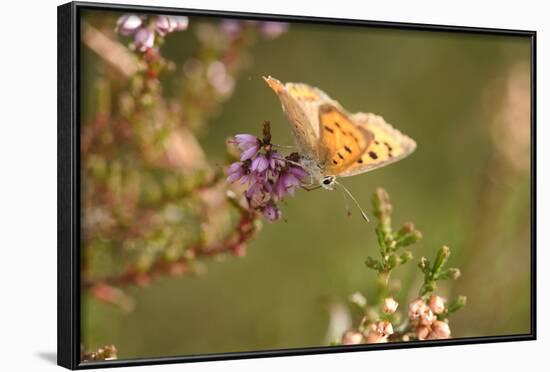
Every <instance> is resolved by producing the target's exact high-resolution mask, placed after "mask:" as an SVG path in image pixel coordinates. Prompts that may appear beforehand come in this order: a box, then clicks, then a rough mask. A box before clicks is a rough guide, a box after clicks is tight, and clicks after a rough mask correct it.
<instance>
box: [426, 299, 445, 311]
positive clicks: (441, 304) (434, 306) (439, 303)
mask: <svg viewBox="0 0 550 372" xmlns="http://www.w3.org/2000/svg"><path fill="white" fill-rule="evenodd" d="M428 306H429V307H430V309H431V310H432V311H433V313H434V314H441V313H442V312H443V311H444V310H445V300H444V299H443V297H440V296H436V295H432V297H430V300H429V302H428Z"/></svg>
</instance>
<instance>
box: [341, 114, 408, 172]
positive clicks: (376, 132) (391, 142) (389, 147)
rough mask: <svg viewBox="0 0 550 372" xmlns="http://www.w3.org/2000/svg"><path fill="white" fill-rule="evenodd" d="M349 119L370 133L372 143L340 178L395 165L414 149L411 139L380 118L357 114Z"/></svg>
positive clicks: (372, 115)
mask: <svg viewBox="0 0 550 372" xmlns="http://www.w3.org/2000/svg"><path fill="white" fill-rule="evenodd" d="M350 119H351V121H352V122H353V123H354V124H355V125H356V126H357V127H358V128H362V129H364V130H366V131H368V132H369V133H371V134H372V141H370V142H369V144H368V146H367V148H366V149H365V151H364V152H363V154H362V155H361V156H360V157H359V158H357V159H355V161H354V163H353V164H350V165H349V166H348V167H347V168H346V169H345V170H343V171H342V173H340V174H339V176H341V177H349V176H354V175H356V174H360V173H365V172H368V171H371V170H373V169H377V168H380V167H383V166H386V165H388V164H391V163H395V162H396V161H398V160H401V159H403V158H404V157H406V156H408V155H410V154H411V153H412V152H413V151H414V150H415V149H416V142H415V141H414V140H413V139H411V138H410V137H408V136H406V135H404V134H403V133H401V132H400V131H398V130H397V129H395V128H394V127H392V126H391V125H390V124H388V123H386V121H385V120H384V119H383V118H382V117H381V116H378V115H375V114H371V113H357V114H353V115H351V117H350Z"/></svg>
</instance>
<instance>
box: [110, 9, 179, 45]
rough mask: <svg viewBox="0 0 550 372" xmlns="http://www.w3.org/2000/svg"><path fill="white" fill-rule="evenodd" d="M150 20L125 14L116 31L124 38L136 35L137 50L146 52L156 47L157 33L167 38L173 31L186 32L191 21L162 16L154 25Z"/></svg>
mask: <svg viewBox="0 0 550 372" xmlns="http://www.w3.org/2000/svg"><path fill="white" fill-rule="evenodd" d="M148 19H149V17H145V16H144V17H141V16H137V15H135V14H125V15H123V16H121V17H119V19H118V20H117V25H116V31H117V32H119V33H120V34H121V35H124V36H131V35H134V43H135V45H136V49H137V50H138V51H140V52H145V51H147V50H148V49H150V48H152V47H153V46H154V44H155V33H158V35H159V36H165V35H166V34H168V33H170V32H173V31H181V30H185V29H187V27H188V25H189V19H188V18H187V17H184V16H168V15H160V16H158V17H157V18H156V20H155V22H154V23H150V22H149V21H148ZM153 26H154V27H153Z"/></svg>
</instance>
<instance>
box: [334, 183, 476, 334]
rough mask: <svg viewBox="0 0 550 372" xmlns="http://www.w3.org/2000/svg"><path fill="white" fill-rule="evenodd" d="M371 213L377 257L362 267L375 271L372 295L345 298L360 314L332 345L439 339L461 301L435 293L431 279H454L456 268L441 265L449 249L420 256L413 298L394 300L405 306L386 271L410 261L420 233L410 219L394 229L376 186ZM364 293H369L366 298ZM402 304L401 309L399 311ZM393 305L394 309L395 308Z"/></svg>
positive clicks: (463, 299)
mask: <svg viewBox="0 0 550 372" xmlns="http://www.w3.org/2000/svg"><path fill="white" fill-rule="evenodd" d="M372 204H373V214H374V216H375V218H376V220H377V226H376V228H375V232H376V237H377V242H378V251H379V258H374V257H371V256H369V257H367V260H366V262H365V264H366V266H367V268H368V269H370V270H373V271H374V272H375V273H376V281H377V291H376V293H375V294H374V295H373V296H366V295H364V294H363V293H361V292H356V293H354V294H352V295H351V296H350V297H349V300H350V302H351V303H352V304H353V305H354V307H355V308H356V309H357V310H358V311H359V313H360V321H359V323H358V324H357V325H356V326H355V327H353V328H351V329H348V330H346V331H345V332H344V333H343V335H342V337H341V339H340V340H336V341H335V342H334V344H343V345H353V344H362V343H384V342H392V341H411V340H428V339H445V338H450V337H451V328H450V325H449V319H448V318H449V316H450V315H451V314H452V313H454V312H456V311H457V310H460V309H461V308H462V307H464V305H465V304H466V297H465V296H458V297H457V298H456V299H453V300H452V301H448V300H447V299H446V298H444V297H442V296H440V295H439V294H438V293H437V284H438V282H439V281H442V280H448V279H449V280H457V279H458V278H459V277H460V270H459V269H457V268H453V267H450V268H448V267H447V263H448V260H449V256H450V254H451V250H450V249H449V247H447V246H443V247H442V248H440V249H439V250H438V251H437V253H436V255H435V258H434V259H433V261H429V260H428V259H427V258H426V257H421V258H420V260H419V262H418V267H419V269H420V271H421V273H422V276H423V284H422V286H421V287H420V289H419V291H418V297H415V298H413V299H406V298H403V299H400V301H403V302H404V304H405V306H399V305H400V303H399V302H398V300H397V299H399V298H400V297H402V296H400V295H399V293H398V292H399V289H400V286H399V284H398V282H394V283H392V282H391V276H392V274H393V273H394V271H396V269H397V268H399V267H400V266H402V265H406V264H407V263H409V262H411V261H412V258H413V253H412V251H411V250H409V249H408V248H409V247H410V246H412V245H414V244H415V243H417V242H418V241H419V240H420V239H421V238H422V234H421V232H420V231H419V230H417V229H416V228H415V226H414V225H413V224H412V223H405V224H404V225H403V226H402V227H401V228H400V229H399V230H397V231H395V230H394V228H393V227H392V221H391V214H392V205H391V202H390V198H389V195H388V193H387V192H386V191H385V190H384V189H382V188H379V189H377V190H376V192H375V193H374V197H373V203H372ZM367 297H370V298H367ZM402 308H405V309H403V310H401V309H402ZM398 309H399V310H398Z"/></svg>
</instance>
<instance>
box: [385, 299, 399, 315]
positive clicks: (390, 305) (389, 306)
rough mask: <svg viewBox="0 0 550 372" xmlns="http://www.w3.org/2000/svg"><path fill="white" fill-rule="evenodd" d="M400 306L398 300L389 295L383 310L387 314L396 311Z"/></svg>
mask: <svg viewBox="0 0 550 372" xmlns="http://www.w3.org/2000/svg"><path fill="white" fill-rule="evenodd" d="M398 306H399V303H397V301H395V300H394V299H393V297H387V298H385V299H384V304H383V310H384V312H385V313H386V314H393V313H395V310H397V307H398Z"/></svg>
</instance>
